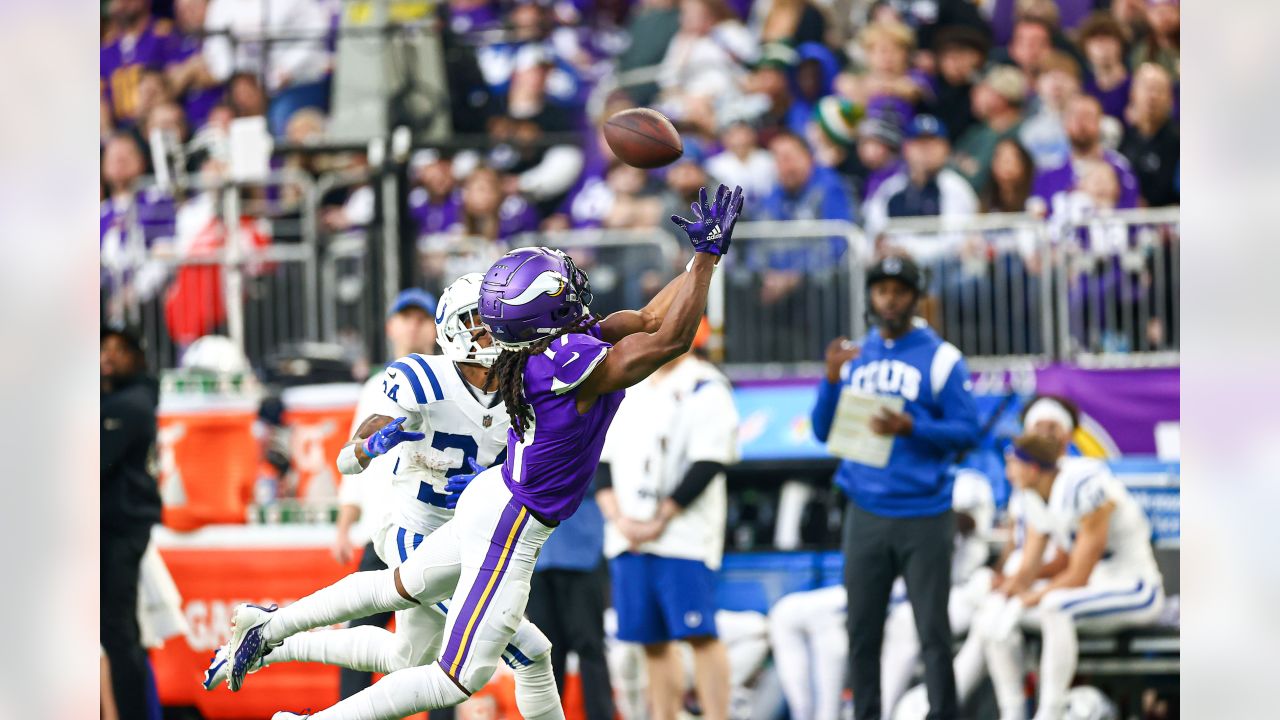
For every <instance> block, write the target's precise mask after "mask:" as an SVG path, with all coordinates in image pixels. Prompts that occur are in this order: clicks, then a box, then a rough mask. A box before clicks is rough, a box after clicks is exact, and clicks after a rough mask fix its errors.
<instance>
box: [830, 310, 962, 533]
mask: <svg viewBox="0 0 1280 720" xmlns="http://www.w3.org/2000/svg"><path fill="white" fill-rule="evenodd" d="M845 386H853V387H855V388H857V389H859V390H861V391H863V392H869V393H875V394H878V395H901V396H902V398H903V400H904V405H903V412H906V413H908V414H910V415H911V417H912V419H913V420H914V426H913V428H912V431H911V434H910V435H899V436H897V437H895V438H894V440H893V450H892V452H891V453H890V455H889V462H888V464H887V465H886V466H885V467H883V468H873V467H870V466H867V465H863V464H860V463H855V462H850V461H848V460H844V461H842V462H841V463H840V467H839V469H838V470H836V485H837V486H838V487H839V488H840V489H841V490H843V491H844V493H845V495H847V496H849V499H851V500H852V501H853V502H854V503H856V504H857V505H858V507H861V508H862V509H863V510H866V511H867V512H870V513H873V514H875V515H882V516H885V517H926V516H931V515H939V514H941V513H943V512H946V511H947V510H948V509H949V508H950V507H951V485H952V481H953V479H952V476H951V473H950V472H949V470H948V467H949V466H950V465H951V464H952V463H953V462H954V461H955V457H956V454H957V453H959V452H960V451H962V450H965V449H967V448H970V447H973V446H974V445H976V444H977V442H978V434H979V432H980V429H979V427H978V408H977V405H975V403H974V401H973V395H972V394H971V392H970V388H971V382H970V380H969V369H968V368H967V367H966V366H965V362H964V358H963V357H962V356H961V355H960V351H959V350H957V349H956V347H955V346H954V345H952V344H951V343H948V342H945V341H944V340H943V339H942V338H940V337H938V335H937V333H935V332H934V331H933V330H932V329H930V328H929V327H928V326H926V325H924V323H923V321H919V320H917V321H916V327H915V328H913V329H912V330H910V331H908V332H907V334H905V335H903V336H902V337H900V338H898V339H897V340H896V341H893V340H890V341H886V340H884V339H883V338H882V337H881V336H880V331H879V329H878V328H877V329H873V330H872V331H871V332H869V333H867V336H866V338H865V339H864V340H863V341H862V352H861V354H859V356H858V357H857V358H855V359H854V360H851V361H850V362H848V363H846V364H845V366H844V367H843V368H841V369H840V382H839V383H829V382H827V381H826V380H825V379H824V380H823V381H822V383H821V385H820V386H819V388H818V402H817V404H816V405H815V406H814V408H813V432H814V434H815V435H816V436H817V437H818V440H820V441H821V442H824V443H825V442H826V441H827V436H828V435H829V434H830V433H831V422H832V419H833V418H834V416H835V412H836V404H837V402H838V401H839V399H840V393H841V391H842V390H843V389H844V387H845Z"/></svg>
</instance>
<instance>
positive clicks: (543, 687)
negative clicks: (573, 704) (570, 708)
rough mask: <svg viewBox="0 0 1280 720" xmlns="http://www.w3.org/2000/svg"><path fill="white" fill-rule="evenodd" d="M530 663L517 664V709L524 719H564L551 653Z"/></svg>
mask: <svg viewBox="0 0 1280 720" xmlns="http://www.w3.org/2000/svg"><path fill="white" fill-rule="evenodd" d="M532 659H533V663H532V664H530V665H517V666H516V667H515V675H516V709H517V710H519V711H520V716H521V717H523V718H524V720H564V708H563V707H562V706H561V705H560V691H559V690H558V689H557V688H556V675H555V672H554V671H553V670H552V667H551V653H550V652H549V651H548V652H545V653H543V654H541V655H539V656H537V657H535V658H532Z"/></svg>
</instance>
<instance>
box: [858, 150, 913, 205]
mask: <svg viewBox="0 0 1280 720" xmlns="http://www.w3.org/2000/svg"><path fill="white" fill-rule="evenodd" d="M906 167H907V164H906V163H905V162H903V161H902V160H894V161H893V162H891V163H889V164H888V165H885V166H884V167H882V168H880V169H879V170H872V171H871V173H870V174H868V175H867V185H866V187H865V188H863V190H862V200H863V201H864V202H865V201H866V200H867V199H868V198H870V197H871V196H872V195H874V194H875V192H876V190H878V189H880V186H881V185H882V184H884V181H885V180H888V179H889V178H891V177H893V176H894V175H897V174H898V173H899V172H900V171H902V170H903V169H904V168H906Z"/></svg>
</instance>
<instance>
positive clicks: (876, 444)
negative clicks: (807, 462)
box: [827, 387, 903, 468]
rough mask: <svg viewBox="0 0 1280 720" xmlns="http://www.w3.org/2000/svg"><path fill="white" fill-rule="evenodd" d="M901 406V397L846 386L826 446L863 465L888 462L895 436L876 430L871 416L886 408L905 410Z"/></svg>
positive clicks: (833, 453)
mask: <svg viewBox="0 0 1280 720" xmlns="http://www.w3.org/2000/svg"><path fill="white" fill-rule="evenodd" d="M902 406H903V400H902V397H901V396H898V395H873V394H871V393H865V392H861V391H859V390H854V389H853V388H848V387H847V388H845V389H844V391H843V392H841V393H840V402H839V403H838V404H837V405H836V415H835V420H834V421H833V422H832V424H831V434H830V435H829V436H827V449H828V450H829V451H831V454H832V455H835V456H836V457H839V458H843V459H845V460H850V461H852V462H856V463H860V464H862V465H867V466H870V467H875V468H882V467H884V466H886V465H888V464H889V455H890V454H891V453H892V452H893V439H894V436H892V435H880V434H877V433H875V432H873V431H872V430H871V418H873V417H875V416H876V415H877V414H879V413H880V411H881V410H882V409H884V408H888V409H889V410H892V411H893V412H902Z"/></svg>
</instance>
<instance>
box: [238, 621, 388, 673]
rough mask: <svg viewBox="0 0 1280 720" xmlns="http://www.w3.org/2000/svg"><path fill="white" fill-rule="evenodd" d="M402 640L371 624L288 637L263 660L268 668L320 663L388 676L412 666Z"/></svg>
mask: <svg viewBox="0 0 1280 720" xmlns="http://www.w3.org/2000/svg"><path fill="white" fill-rule="evenodd" d="M400 640H401V639H400V638H397V637H396V635H395V634H394V633H391V632H387V630H385V629H384V628H380V627H374V626H372V625H361V626H360V627H353V628H346V629H343V630H317V631H315V632H304V633H298V634H297V635H293V636H290V637H288V638H286V639H285V641H284V644H283V645H281V646H280V647H278V648H275V649H273V650H272V651H271V654H269V655H267V656H266V657H265V658H263V660H264V661H265V662H264V664H265V665H275V664H276V663H282V662H317V663H324V664H325V665H337V666H339V667H344V668H350V669H351V670H360V671H362V672H376V673H382V674H384V675H385V674H387V673H393V672H395V671H396V670H400V669H403V668H407V667H409V665H410V659H409V646H408V644H407V643H403V642H401V641H400Z"/></svg>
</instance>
